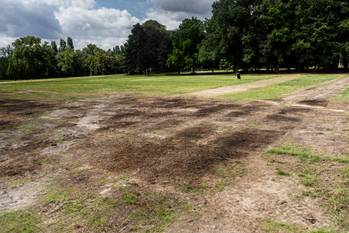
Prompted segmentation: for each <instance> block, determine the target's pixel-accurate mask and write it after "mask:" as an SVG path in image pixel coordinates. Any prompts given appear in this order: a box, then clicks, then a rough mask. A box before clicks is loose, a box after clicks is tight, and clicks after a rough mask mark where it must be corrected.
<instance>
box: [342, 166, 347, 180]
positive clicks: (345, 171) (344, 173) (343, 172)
mask: <svg viewBox="0 0 349 233" xmlns="http://www.w3.org/2000/svg"><path fill="white" fill-rule="evenodd" d="M342 174H343V176H344V178H348V179H349V167H346V168H344V169H343V171H342Z"/></svg>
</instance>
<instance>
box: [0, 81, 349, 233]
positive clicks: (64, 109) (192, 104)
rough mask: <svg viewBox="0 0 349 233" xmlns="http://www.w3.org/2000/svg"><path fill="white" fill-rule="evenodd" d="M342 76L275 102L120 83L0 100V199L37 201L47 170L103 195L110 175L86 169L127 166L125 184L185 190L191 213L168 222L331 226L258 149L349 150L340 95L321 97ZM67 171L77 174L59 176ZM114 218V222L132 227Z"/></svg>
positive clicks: (176, 226)
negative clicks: (99, 92)
mask: <svg viewBox="0 0 349 233" xmlns="http://www.w3.org/2000/svg"><path fill="white" fill-rule="evenodd" d="M294 78H297V77H288V78H287V80H284V81H288V80H290V79H294ZM267 81H268V82H273V81H275V80H267ZM261 82H262V81H261ZM260 84H261V83H259V84H258V85H260ZM348 84H349V79H341V80H339V81H338V80H337V81H336V82H331V83H329V84H327V85H322V86H320V87H318V88H313V89H311V90H305V91H303V92H299V93H296V94H293V95H292V96H289V97H286V98H284V99H283V100H280V101H279V102H275V103H274V102H266V101H264V102H263V101H256V102H252V103H247V104H232V103H226V102H222V101H215V100H205V99H199V98H195V97H192V96H190V97H168V98H166V97H161V98H160V97H153V98H150V97H147V98H139V97H134V96H131V95H126V94H115V95H109V96H106V97H103V98H100V99H96V100H94V101H91V100H84V101H74V102H55V103H52V102H50V103H44V102H35V101H30V102H28V101H20V100H2V101H1V102H0V107H1V108H0V116H1V120H0V144H1V146H0V181H1V186H0V188H1V191H0V210H16V209H20V208H25V207H28V206H32V205H34V204H36V203H37V201H38V200H39V199H40V196H41V195H42V190H45V188H46V187H47V186H48V185H49V184H52V183H54V182H55V180H56V179H66V180H65V181H66V182H68V183H71V184H72V185H81V184H83V183H84V184H87V185H90V186H91V189H93V190H95V192H96V193H97V194H98V195H102V196H103V197H104V196H108V195H110V193H112V192H113V187H114V186H113V185H111V186H106V185H105V184H101V183H98V182H99V181H98V179H97V175H96V174H102V173H103V174H108V175H109V176H110V177H120V176H127V177H128V179H127V181H126V184H123V185H132V187H137V188H138V189H139V190H153V191H154V190H161V192H167V193H170V194H171V195H176V196H177V198H179V199H184V200H187V201H189V202H190V203H191V204H192V205H193V207H194V213H189V214H185V215H183V216H180V218H179V219H178V220H177V221H176V222H174V223H173V224H172V225H170V226H169V227H168V228H167V229H166V230H165V231H166V232H210V233H211V232H246V233H247V232H262V231H261V230H260V228H259V223H260V221H261V220H263V219H275V220H277V221H283V222H287V223H290V224H298V225H300V226H302V227H304V228H306V229H314V228H317V227H331V228H334V229H336V228H337V227H338V226H337V225H336V223H335V222H333V221H332V219H331V216H329V215H328V213H327V212H326V211H325V210H324V209H323V208H322V207H321V206H322V205H321V200H319V199H316V198H315V199H310V198H296V197H295V194H299V193H301V192H302V191H303V189H304V187H303V186H302V185H301V184H300V183H299V181H298V180H297V179H295V178H292V177H290V178H287V177H286V178H285V177H280V176H277V174H276V172H275V169H276V167H275V165H274V164H270V163H269V161H268V159H266V158H265V151H266V150H268V149H269V148H271V147H272V146H274V145H279V144H282V143H284V142H288V141H292V142H297V143H298V144H300V145H303V146H306V147H310V148H314V149H316V150H321V151H325V152H328V153H332V154H334V155H336V154H349V151H348V148H349V147H348V143H349V137H348V136H347V132H348V131H349V117H348V115H347V111H348V110H349V106H346V105H344V104H343V105H338V104H335V103H333V102H332V101H331V97H333V96H335V95H336V94H338V93H339V92H340V91H341V90H343V89H344V88H345V87H346V86H347V85H348ZM249 85H251V84H249ZM263 85H264V84H263ZM242 86H243V85H242ZM244 88H245V87H244ZM300 105H301V106H300ZM314 105H315V106H316V107H318V108H314ZM330 109H332V110H334V109H336V110H338V111H330ZM324 113H325V114H324ZM23 125H26V126H27V127H24V130H23V127H21V126H23ZM28 125H29V126H30V127H29V126H28ZM240 163H243V164H246V170H247V172H246V174H245V175H242V176H237V177H235V176H234V177H228V180H229V182H228V183H227V184H226V185H225V187H224V189H223V190H220V191H214V192H205V193H200V194H195V193H194V194H188V193H186V192H183V191H182V190H183V187H205V186H209V185H210V184H212V183H215V182H216V181H218V180H219V178H218V176H217V168H227V167H230V166H231V165H236V166H238V165H239V164H240ZM72 171H74V172H77V171H78V174H79V175H77V176H69V177H68V175H67V174H70V173H69V172H72ZM43 177H46V178H45V179H43ZM19 180H26V181H27V180H28V181H27V182H23V183H22V182H20V184H17V182H18V181H19ZM47 208H50V207H47ZM52 208H54V207H52ZM48 211H50V210H48ZM120 214H121V213H120ZM117 219H118V217H116V218H115V224H116V225H115V228H113V232H118V231H119V232H121V230H122V229H132V228H129V227H125V226H123V225H122V224H121V223H120V222H119V223H117ZM130 224H131V223H130ZM118 226H120V227H122V229H121V228H118ZM123 232H124V230H123Z"/></svg>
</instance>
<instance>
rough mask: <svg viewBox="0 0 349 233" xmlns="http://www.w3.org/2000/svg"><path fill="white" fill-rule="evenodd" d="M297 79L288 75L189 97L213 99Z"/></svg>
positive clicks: (206, 91) (216, 89)
mask: <svg viewBox="0 0 349 233" xmlns="http://www.w3.org/2000/svg"><path fill="white" fill-rule="evenodd" d="M297 78H300V76H299V75H288V76H286V77H282V78H281V77H278V78H273V79H268V80H261V81H256V82H252V83H246V84H242V85H236V86H227V87H220V88H215V89H209V90H203V91H198V92H194V93H191V94H190V95H193V96H197V97H215V96H219V95H224V94H235V93H240V92H245V91H248V90H251V89H256V88H262V87H267V86H272V85H277V84H280V83H284V82H288V81H292V80H295V79H297Z"/></svg>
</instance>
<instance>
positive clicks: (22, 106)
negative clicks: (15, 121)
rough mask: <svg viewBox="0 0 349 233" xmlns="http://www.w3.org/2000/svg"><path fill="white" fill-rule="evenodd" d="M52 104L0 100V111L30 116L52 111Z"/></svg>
mask: <svg viewBox="0 0 349 233" xmlns="http://www.w3.org/2000/svg"><path fill="white" fill-rule="evenodd" d="M54 106H55V105H54V104H53V103H44V102H39V101H29V100H15V99H4V100H0V111H2V112H6V113H12V114H16V115H22V116H30V115H34V114H37V113H43V112H45V111H47V110H52V109H53V107H54Z"/></svg>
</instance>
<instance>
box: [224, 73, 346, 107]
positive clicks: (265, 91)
mask: <svg viewBox="0 0 349 233" xmlns="http://www.w3.org/2000/svg"><path fill="white" fill-rule="evenodd" d="M339 77H341V76H340V75H303V76H302V77H301V78H299V79H296V80H292V81H289V82H285V83H282V84H278V85H273V86H269V87H264V88H258V89H254V90H250V91H247V92H243V93H238V94H227V95H224V98H225V99H227V100H235V101H244V102H246V101H253V100H272V99H280V98H281V97H283V96H286V95H288V94H290V93H292V92H295V91H299V90H302V89H305V88H308V87H311V86H314V85H319V84H321V83H324V82H328V81H332V80H335V79H337V78H339Z"/></svg>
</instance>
